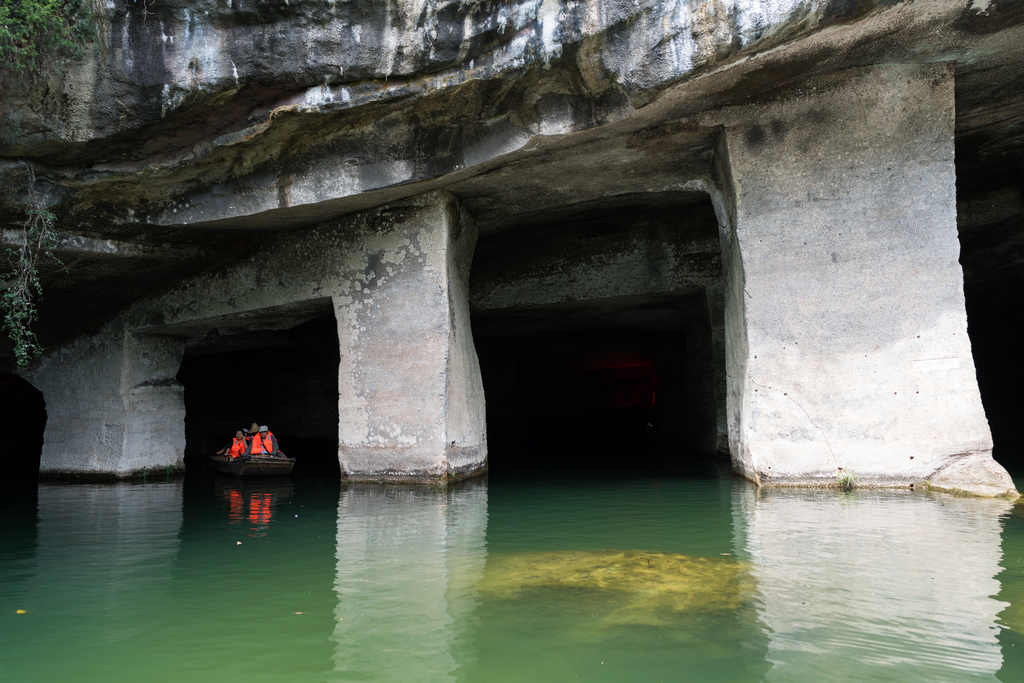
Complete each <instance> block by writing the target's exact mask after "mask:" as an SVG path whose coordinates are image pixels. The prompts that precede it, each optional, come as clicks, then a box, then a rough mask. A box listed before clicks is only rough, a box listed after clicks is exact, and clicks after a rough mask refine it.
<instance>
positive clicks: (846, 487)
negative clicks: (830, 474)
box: [836, 467, 857, 491]
mask: <svg viewBox="0 0 1024 683" xmlns="http://www.w3.org/2000/svg"><path fill="white" fill-rule="evenodd" d="M836 485H837V486H838V487H839V490H840V491H852V490H853V489H855V488H857V475H856V474H854V473H853V472H851V471H850V470H844V469H843V468H842V467H840V468H839V471H838V472H837V473H836Z"/></svg>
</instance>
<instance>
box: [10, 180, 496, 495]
mask: <svg viewBox="0 0 1024 683" xmlns="http://www.w3.org/2000/svg"><path fill="white" fill-rule="evenodd" d="M475 239H476V231H475V226H474V225H473V222H472V220H471V219H470V217H469V216H468V215H467V214H465V213H464V212H463V211H462V210H461V209H460V207H459V205H458V202H457V201H456V200H455V199H454V198H453V197H451V196H450V195H448V194H446V193H443V192H439V193H433V194H429V195H424V196H422V197H420V198H418V199H417V200H415V201H406V202H403V203H401V204H397V205H392V206H389V207H384V208H382V209H379V210H376V211H372V212H368V213H366V214H361V215H356V216H353V217H351V218H347V219H342V220H339V221H335V222H332V223H330V224H325V225H321V226H319V227H318V228H315V229H312V230H308V231H304V232H302V233H299V234H296V235H280V236H278V237H275V238H274V239H271V240H268V241H267V243H266V244H265V245H264V246H263V248H262V249H261V250H260V251H258V252H257V253H255V254H252V255H250V256H248V257H246V258H244V259H242V260H240V261H238V262H236V263H234V264H233V265H231V266H230V267H227V268H222V269H219V270H217V271H216V272H214V273H210V274H207V275H202V276H198V277H194V278H191V279H188V280H186V281H185V282H183V283H182V284H181V285H179V286H178V287H175V288H173V289H171V290H170V291H168V292H166V293H163V294H161V295H159V296H155V297H151V298H147V299H143V300H141V301H139V302H137V303H135V304H134V305H133V306H131V307H130V308H129V309H128V310H127V311H125V312H124V313H123V314H122V315H121V316H118V317H117V318H116V319H114V320H111V321H110V322H108V323H107V324H106V325H105V326H104V327H103V328H102V330H100V331H99V332H97V333H95V334H93V335H87V336H83V337H80V338H78V339H76V340H74V341H73V342H71V343H70V344H67V345H65V346H62V347H61V348H58V349H55V350H52V351H51V352H49V353H48V354H47V355H46V357H45V358H44V359H43V360H42V361H41V362H39V363H38V364H36V365H35V366H34V367H33V368H32V369H31V370H30V371H29V372H27V373H26V374H27V376H28V378H29V379H30V380H31V381H32V382H33V383H34V384H35V386H37V387H38V388H39V389H40V390H41V391H42V392H43V395H44V398H45V399H46V400H47V406H48V410H49V412H48V415H49V418H50V419H49V420H48V422H47V428H46V435H45V445H44V454H43V462H42V466H41V469H42V470H43V471H44V472H62V471H65V470H70V471H88V472H93V473H107V474H113V475H117V476H127V475H130V474H135V473H138V472H140V471H143V470H147V469H152V468H155V467H161V468H162V467H168V466H170V467H180V466H181V461H182V451H183V448H184V425H183V419H184V406H183V402H182V391H181V386H180V385H179V384H178V383H177V382H176V381H175V380H174V376H175V375H176V373H177V372H178V368H179V366H180V362H181V354H182V352H183V350H184V348H185V346H186V345H187V344H189V343H199V342H201V341H202V340H203V339H205V338H208V337H209V335H210V333H211V331H213V330H217V331H218V334H220V335H228V336H230V335H232V334H244V333H246V332H251V331H254V330H261V329H287V328H289V327H292V326H294V325H296V324H298V323H300V322H303V321H304V320H307V319H309V318H312V317H315V316H316V315H317V314H319V313H320V312H321V311H322V310H323V307H324V306H325V305H327V306H328V310H331V305H330V304H327V302H333V310H335V313H336V317H337V321H338V337H339V341H340V346H341V367H340V368H339V371H338V378H339V379H338V386H339V394H340V397H339V416H340V424H339V427H338V430H339V444H340V446H339V448H340V459H341V463H342V471H343V472H344V473H345V474H347V475H348V476H350V477H353V478H398V479H405V478H409V479H424V478H426V479H435V480H436V479H442V480H444V479H445V478H459V477H463V476H468V475H470V474H474V473H477V472H479V471H481V470H482V469H483V468H484V467H485V463H486V455H487V451H486V436H485V431H484V430H485V427H484V418H483V412H484V406H483V390H482V386H481V384H480V376H479V368H478V362H477V359H476V354H475V351H474V347H473V342H472V333H471V330H470V327H469V324H468V306H469V304H468V288H467V284H466V283H467V281H468V269H469V265H470V261H471V258H472V253H473V244H474V243H475ZM257 376H258V374H254V377H257ZM269 400H272V398H271V397H269V396H268V401H269Z"/></svg>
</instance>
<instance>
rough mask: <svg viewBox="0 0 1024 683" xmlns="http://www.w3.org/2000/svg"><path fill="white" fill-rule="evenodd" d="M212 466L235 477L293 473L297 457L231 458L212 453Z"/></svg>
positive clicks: (210, 459)
mask: <svg viewBox="0 0 1024 683" xmlns="http://www.w3.org/2000/svg"><path fill="white" fill-rule="evenodd" d="M209 461H210V467H212V468H213V469H215V470H216V471H218V472H223V473H224V474H230V475H232V476H235V477H273V476H285V475H288V474H291V471H292V468H293V467H295V458H260V457H242V458H231V457H229V456H226V455H211V456H210V457H209Z"/></svg>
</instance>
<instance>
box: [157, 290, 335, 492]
mask: <svg viewBox="0 0 1024 683" xmlns="http://www.w3.org/2000/svg"><path fill="white" fill-rule="evenodd" d="M328 303H329V300H328ZM327 311H328V312H327V313H323V314H321V315H317V316H316V317H314V318H313V319H311V320H307V321H305V322H302V323H300V324H297V325H294V326H292V327H288V328H287V329H269V330H268V329H255V330H253V329H246V330H244V331H239V329H238V327H235V328H228V330H229V333H225V331H224V330H225V328H224V327H219V328H218V329H215V330H211V331H210V332H208V333H207V334H206V335H204V336H203V337H202V338H200V339H198V340H196V341H195V342H192V343H190V344H189V345H188V346H187V347H186V350H185V355H184V358H183V360H182V363H181V369H180V370H179V372H178V376H177V378H178V381H179V382H180V383H181V384H182V385H183V386H184V388H185V461H186V466H187V467H188V468H189V469H190V470H192V469H193V468H205V467H207V465H206V463H205V456H206V455H208V454H210V453H214V452H216V451H217V450H219V449H221V448H223V447H224V446H225V445H228V444H230V442H231V437H232V436H233V435H234V433H235V430H237V429H242V428H245V429H248V428H249V426H250V425H251V424H252V423H253V422H255V423H257V424H259V425H267V426H268V427H270V431H271V432H273V433H274V434H275V435H276V436H277V438H278V441H279V443H280V446H281V450H282V451H283V452H284V453H285V454H286V455H288V456H291V457H295V458H296V460H297V462H296V465H295V470H294V472H295V474H297V475H298V474H331V475H337V476H340V467H339V464H338V365H339V362H340V358H339V345H338V331H337V323H336V322H335V317H334V314H333V311H331V310H330V307H329V305H328V306H327ZM307 314H308V312H307ZM281 325H282V322H281V321H280V320H279V319H277V318H275V319H274V321H273V327H280V326H281ZM241 326H244V327H247V328H251V327H253V326H254V323H253V321H252V320H247V321H244V325H241ZM255 326H258V325H255Z"/></svg>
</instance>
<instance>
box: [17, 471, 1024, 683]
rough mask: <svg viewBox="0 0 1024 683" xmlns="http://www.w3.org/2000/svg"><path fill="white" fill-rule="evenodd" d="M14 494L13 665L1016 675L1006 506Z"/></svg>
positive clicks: (281, 486) (1015, 543)
mask: <svg viewBox="0 0 1024 683" xmlns="http://www.w3.org/2000/svg"><path fill="white" fill-rule="evenodd" d="M3 505H4V507H3V520H4V524H3V525H2V526H0V680H4V681H8V680H9V681H28V682H32V681H55V680H74V681H105V682H115V683H116V682H119V681H133V683H134V681H137V680H146V681H182V680H191V681H217V682H218V683H231V682H233V681H282V682H287V681H296V682H299V681H301V682H303V683H306V682H310V681H324V682H329V681H400V680H401V681H404V680H415V681H458V682H465V683H476V682H484V681H486V682H488V683H491V682H494V681H497V682H503V681H575V680H584V681H634V680H643V681H700V682H703V681H710V682H716V681H722V682H746V681H752V682H757V681H765V682H770V683H779V682H787V681H929V682H932V681H996V680H999V681H1003V683H1008V682H1010V681H1022V680H1024V516H1021V515H1018V514H1017V512H1018V509H1019V508H1017V507H1014V506H1013V505H1011V504H1010V503H1007V502H1005V501H982V500H972V499H966V498H954V497H952V496H945V495H929V494H925V493H920V492H917V493H913V492H894V491H854V492H852V493H849V494H840V493H837V492H834V491H806V490H803V491H782V490H762V491H758V490H757V489H756V488H755V487H753V486H751V485H749V484H748V483H746V482H743V481H741V480H735V479H732V478H730V477H720V478H649V479H621V480H613V479H580V478H576V479H554V480H537V479H529V480H527V479H521V480H515V479H505V480H502V479H497V478H495V479H492V480H491V481H487V480H485V479H483V480H476V481H470V482H464V483H462V484H460V485H457V486H454V487H451V488H450V489H449V490H447V491H445V490H439V489H432V488H415V487H402V486H343V485H341V484H340V483H339V482H338V481H336V480H329V479H317V478H308V479H301V478H300V479H294V480H287V479H285V480H278V481H271V480H265V481H262V482H260V481H252V482H249V481H246V482H239V481H237V480H230V479H224V478H218V477H212V476H192V475H190V477H189V478H187V479H186V480H184V482H181V481H178V482H169V483H151V484H122V485H74V486H59V485H50V484H42V485H38V487H37V485H36V484H34V483H32V484H31V485H26V486H25V487H22V488H21V489H19V490H18V491H17V495H15V494H10V495H7V496H5V497H4V499H3ZM1018 645H1020V647H1017V646H1018Z"/></svg>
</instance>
